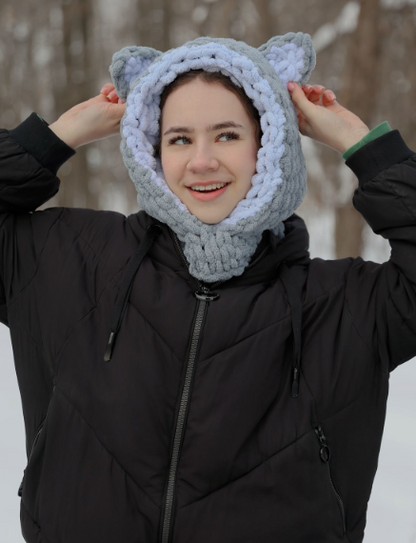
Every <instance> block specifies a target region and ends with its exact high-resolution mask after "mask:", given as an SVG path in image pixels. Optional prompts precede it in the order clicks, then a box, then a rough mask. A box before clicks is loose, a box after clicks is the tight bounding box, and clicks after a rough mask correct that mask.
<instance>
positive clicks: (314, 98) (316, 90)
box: [308, 85, 325, 104]
mask: <svg viewBox="0 0 416 543" xmlns="http://www.w3.org/2000/svg"><path fill="white" fill-rule="evenodd" d="M324 92H325V87H322V86H321V85H315V86H314V87H313V88H312V91H311V93H310V94H309V96H308V98H309V101H310V102H313V103H314V104H315V103H319V104H320V103H322V96H323V94H324Z"/></svg>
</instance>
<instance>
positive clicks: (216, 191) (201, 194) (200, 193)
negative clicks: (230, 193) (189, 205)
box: [187, 183, 229, 202]
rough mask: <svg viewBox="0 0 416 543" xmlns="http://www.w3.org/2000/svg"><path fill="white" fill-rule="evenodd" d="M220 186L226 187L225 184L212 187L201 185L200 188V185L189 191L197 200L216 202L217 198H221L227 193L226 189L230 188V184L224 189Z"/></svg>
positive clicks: (189, 188) (215, 184) (216, 184)
mask: <svg viewBox="0 0 416 543" xmlns="http://www.w3.org/2000/svg"><path fill="white" fill-rule="evenodd" d="M219 185H224V183H213V184H212V185H207V186H202V185H201V186H199V187H198V185H194V187H193V188H191V187H187V189H188V191H189V192H190V193H191V195H192V196H193V197H194V198H195V199H196V200H201V201H203V202H208V201H209V200H215V198H218V197H219V196H221V194H223V193H224V192H225V189H226V188H227V187H228V185H229V183H226V184H225V185H224V186H222V187H219ZM197 187H198V188H197ZM217 187H218V188H217ZM198 189H199V190H198Z"/></svg>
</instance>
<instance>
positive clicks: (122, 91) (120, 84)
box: [109, 45, 162, 100]
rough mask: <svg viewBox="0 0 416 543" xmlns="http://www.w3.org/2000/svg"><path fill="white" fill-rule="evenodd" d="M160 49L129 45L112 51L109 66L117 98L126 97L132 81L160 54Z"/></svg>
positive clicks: (124, 98) (123, 98)
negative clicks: (115, 51) (114, 51)
mask: <svg viewBox="0 0 416 543" xmlns="http://www.w3.org/2000/svg"><path fill="white" fill-rule="evenodd" d="M161 54H162V53H161V52H160V51H157V50H156V49H153V48H152V47H138V46H136V45H129V46H127V47H123V49H120V51H117V53H114V55H113V58H112V62H111V65H110V67H109V70H110V75H111V79H112V80H113V85H114V86H115V88H116V92H117V95H118V97H119V98H121V99H122V100H126V99H127V95H128V94H129V92H130V90H131V88H132V86H134V85H132V83H133V81H134V80H135V79H137V77H139V76H140V75H141V74H143V73H144V72H145V71H146V70H147V68H148V67H149V65H150V64H151V63H152V62H153V61H154V60H155V59H156V58H157V57H159V56H160V55H161Z"/></svg>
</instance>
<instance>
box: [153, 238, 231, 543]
mask: <svg viewBox="0 0 416 543" xmlns="http://www.w3.org/2000/svg"><path fill="white" fill-rule="evenodd" d="M173 239H174V241H175V245H176V247H177V249H178V252H179V254H180V256H181V259H182V260H183V261H184V263H185V264H186V266H187V267H189V266H188V263H187V261H186V258H185V255H184V254H183V251H182V248H181V246H180V244H179V240H178V238H177V236H176V234H174V236H173ZM195 281H196V282H197V283H198V286H199V290H197V291H196V292H195V297H196V298H197V300H198V302H197V304H198V305H197V311H196V317H195V321H194V325H193V332H192V340H191V346H190V349H189V356H188V362H187V366H186V373H185V380H184V385H183V390H182V397H181V401H180V405H179V413H178V417H177V420H176V425H175V436H174V440H173V450H172V457H171V461H170V466H169V475H168V485H167V490H166V500H165V510H164V515H163V520H162V539H161V543H168V542H169V535H170V530H171V526H172V520H173V519H172V512H173V504H174V498H175V483H176V471H177V467H178V462H179V456H180V449H181V442H182V436H183V431H184V424H185V418H186V414H187V407H188V404H189V396H190V389H191V383H192V378H193V374H194V367H195V359H196V354H197V349H198V343H199V338H200V335H201V332H202V329H203V324H204V316H205V313H206V309H207V306H208V304H209V302H212V301H214V300H217V299H218V298H219V294H217V293H216V292H212V291H211V290H210V287H208V286H207V285H204V284H203V283H201V282H200V281H197V280H196V279H195ZM220 283H223V281H218V282H217V283H214V284H213V285H212V286H211V288H213V287H214V286H217V285H219V284H220Z"/></svg>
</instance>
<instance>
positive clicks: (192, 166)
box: [186, 146, 219, 173]
mask: <svg viewBox="0 0 416 543" xmlns="http://www.w3.org/2000/svg"><path fill="white" fill-rule="evenodd" d="M192 151H193V152H192V155H191V157H190V159H189V162H188V164H187V166H186V167H187V169H188V170H189V171H192V172H196V173H201V172H204V171H207V170H214V171H215V170H216V169H217V168H218V166H219V162H218V160H217V158H215V156H214V153H213V150H212V149H211V148H210V147H209V146H195V148H194V149H193V150H192Z"/></svg>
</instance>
